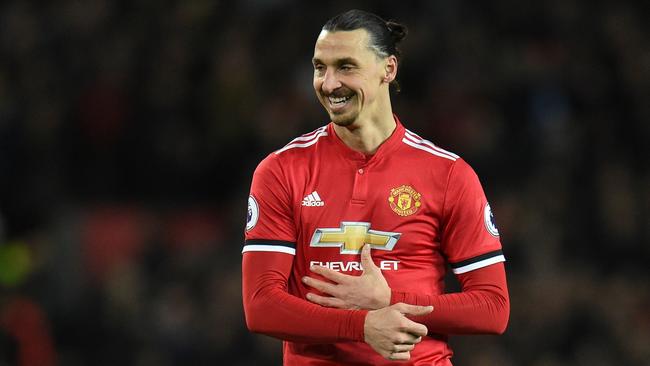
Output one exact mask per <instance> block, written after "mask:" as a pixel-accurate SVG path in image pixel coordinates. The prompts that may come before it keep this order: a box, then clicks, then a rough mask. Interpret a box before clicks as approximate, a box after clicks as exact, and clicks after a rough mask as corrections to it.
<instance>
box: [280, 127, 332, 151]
mask: <svg viewBox="0 0 650 366" xmlns="http://www.w3.org/2000/svg"><path fill="white" fill-rule="evenodd" d="M323 136H327V131H322V132H319V133H318V134H316V135H314V137H313V139H312V140H310V141H309V142H305V143H302V144H299V143H290V144H289V145H287V146H285V147H283V148H282V149H280V150H278V151H276V152H275V154H276V155H277V154H280V153H281V152H283V151H286V150H289V149H293V148H296V147H300V148H305V147H309V146H311V145H313V144H315V143H317V142H318V139H319V138H321V137H323Z"/></svg>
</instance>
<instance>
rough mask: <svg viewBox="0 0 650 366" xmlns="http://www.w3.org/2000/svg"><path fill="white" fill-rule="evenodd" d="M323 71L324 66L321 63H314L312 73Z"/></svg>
mask: <svg viewBox="0 0 650 366" xmlns="http://www.w3.org/2000/svg"><path fill="white" fill-rule="evenodd" d="M324 72H325V66H324V65H321V64H317V65H314V73H315V74H319V75H320V74H322V73H324Z"/></svg>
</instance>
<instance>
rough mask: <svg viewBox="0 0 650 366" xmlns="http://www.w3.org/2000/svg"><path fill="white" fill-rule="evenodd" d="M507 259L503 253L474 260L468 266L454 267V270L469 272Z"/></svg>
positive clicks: (459, 272)
mask: <svg viewBox="0 0 650 366" xmlns="http://www.w3.org/2000/svg"><path fill="white" fill-rule="evenodd" d="M505 261H506V257H504V256H503V254H502V255H497V256H496V257H492V258H488V259H483V260H482V261H478V262H474V263H472V264H468V265H466V266H462V267H458V268H454V269H453V272H454V273H455V274H462V273H466V272H469V271H473V270H475V269H479V268H483V267H487V266H489V265H492V264H495V263H499V262H505Z"/></svg>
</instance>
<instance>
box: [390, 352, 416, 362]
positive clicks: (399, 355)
mask: <svg viewBox="0 0 650 366" xmlns="http://www.w3.org/2000/svg"><path fill="white" fill-rule="evenodd" d="M386 358H387V359H389V360H392V361H408V360H410V359H411V353H410V352H393V353H390V354H388V356H387V357H386Z"/></svg>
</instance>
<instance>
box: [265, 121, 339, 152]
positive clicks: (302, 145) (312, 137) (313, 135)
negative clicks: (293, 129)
mask: <svg viewBox="0 0 650 366" xmlns="http://www.w3.org/2000/svg"><path fill="white" fill-rule="evenodd" d="M328 135H329V132H328V128H327V125H325V126H322V127H319V128H317V129H315V130H314V131H311V132H309V133H306V134H304V135H301V136H298V137H296V138H295V139H293V140H291V141H290V142H289V143H288V144H286V145H284V147H282V148H281V149H278V150H276V151H274V152H273V153H272V154H271V155H276V156H279V155H284V156H288V155H291V153H304V152H307V151H310V150H312V149H310V148H311V147H313V146H314V145H316V144H317V143H318V142H319V141H320V139H321V138H322V137H326V136H328ZM287 152H290V153H288V154H287Z"/></svg>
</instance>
